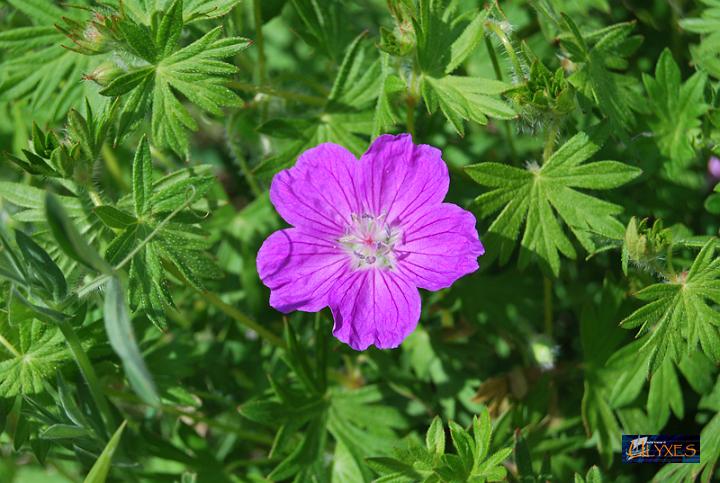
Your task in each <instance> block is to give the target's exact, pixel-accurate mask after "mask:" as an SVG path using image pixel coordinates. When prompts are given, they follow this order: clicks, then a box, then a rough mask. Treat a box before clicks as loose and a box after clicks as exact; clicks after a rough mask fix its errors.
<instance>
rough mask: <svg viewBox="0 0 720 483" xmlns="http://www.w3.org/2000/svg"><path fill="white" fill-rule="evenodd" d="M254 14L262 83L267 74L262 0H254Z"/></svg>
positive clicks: (258, 62)
mask: <svg viewBox="0 0 720 483" xmlns="http://www.w3.org/2000/svg"><path fill="white" fill-rule="evenodd" d="M253 15H254V21H255V45H257V49H256V51H257V55H258V58H257V78H258V81H259V83H260V84H265V81H266V80H267V74H266V72H265V39H264V37H263V31H262V25H263V22H262V7H261V6H260V0H253Z"/></svg>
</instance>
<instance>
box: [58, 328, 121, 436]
mask: <svg viewBox="0 0 720 483" xmlns="http://www.w3.org/2000/svg"><path fill="white" fill-rule="evenodd" d="M55 322H56V323H57V325H58V327H59V328H60V332H62V334H63V336H64V337H65V341H66V342H67V345H68V347H69V348H70V352H72V355H73V357H74V358H75V362H77V365H78V367H79V368H80V372H81V373H82V375H83V377H84V378H85V381H86V382H87V385H88V389H90V395H91V396H92V398H93V401H95V404H96V405H97V407H98V409H99V410H100V413H101V414H102V415H103V417H104V419H105V422H106V424H107V427H108V428H115V427H116V426H117V425H116V424H115V417H114V416H113V413H112V411H111V410H110V405H109V404H108V402H107V399H106V398H105V395H104V394H103V391H102V387H101V386H100V381H99V379H98V377H97V374H95V369H94V368H93V366H92V363H91V362H90V359H89V358H88V356H87V353H86V352H85V349H83V347H82V343H81V342H80V338H79V337H78V335H77V333H76V332H75V330H73V328H72V326H71V325H70V323H69V322H68V321H67V320H65V319H59V320H56V321H55Z"/></svg>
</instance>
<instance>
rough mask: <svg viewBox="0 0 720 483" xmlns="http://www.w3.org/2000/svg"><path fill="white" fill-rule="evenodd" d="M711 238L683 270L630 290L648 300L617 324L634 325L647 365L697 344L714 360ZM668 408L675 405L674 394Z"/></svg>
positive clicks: (718, 344)
mask: <svg viewBox="0 0 720 483" xmlns="http://www.w3.org/2000/svg"><path fill="white" fill-rule="evenodd" d="M715 244H716V241H715V240H710V241H708V242H707V243H706V244H705V246H703V248H702V250H700V253H698V255H697V257H696V258H695V261H694V262H693V264H692V266H691V267H690V270H689V271H688V272H683V273H681V274H678V275H676V276H675V277H674V278H673V279H671V280H669V281H668V282H666V283H661V284H655V285H650V286H649V287H646V288H644V289H643V290H641V291H640V292H638V293H637V294H636V296H637V297H638V298H640V299H641V300H646V301H650V303H648V304H647V305H644V306H643V307H641V308H639V309H638V310H636V311H635V312H633V313H632V314H630V315H629V316H628V317H626V318H625V319H624V320H623V321H622V322H621V325H622V326H623V327H625V328H636V327H639V328H640V329H639V333H638V336H643V337H642V338H641V339H640V340H641V341H642V342H643V344H642V347H641V348H640V351H641V352H643V353H645V354H647V356H648V357H649V358H650V370H651V372H655V371H657V370H659V369H660V368H661V366H662V364H663V362H664V361H665V360H666V359H669V360H671V361H675V362H679V361H680V359H681V358H682V357H683V355H685V354H690V353H692V352H693V351H696V350H698V348H699V349H700V350H701V351H702V352H703V353H704V354H705V355H707V356H708V357H709V358H710V359H712V360H713V361H715V362H716V363H717V362H718V361H720V332H719V331H720V313H718V312H717V311H716V310H715V309H714V308H712V307H711V306H710V305H709V303H713V304H718V303H720V259H717V258H714V252H715ZM674 401H675V406H674V409H676V410H680V405H679V402H678V401H677V399H675V400H674Z"/></svg>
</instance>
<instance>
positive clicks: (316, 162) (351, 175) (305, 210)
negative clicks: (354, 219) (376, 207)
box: [270, 143, 359, 235]
mask: <svg viewBox="0 0 720 483" xmlns="http://www.w3.org/2000/svg"><path fill="white" fill-rule="evenodd" d="M358 164H359V163H358V160H357V159H356V158H355V156H354V155H353V154H352V153H351V152H350V151H348V150H347V149H345V148H343V147H342V146H338V145H337V144H332V143H325V144H320V145H319V146H316V147H314V148H312V149H308V150H307V151H305V152H304V153H303V154H302V155H301V156H300V157H299V158H298V161H297V163H296V164H295V166H294V167H292V168H290V169H286V170H283V171H280V172H279V173H278V174H276V175H275V177H274V178H273V181H272V184H271V186H270V200H271V201H272V203H273V205H275V208H276V209H277V211H278V213H280V216H282V217H283V219H284V220H285V221H287V222H288V223H290V224H291V225H293V226H296V227H306V228H311V229H313V230H314V231H316V232H321V233H326V234H329V235H337V234H340V233H342V232H343V230H344V228H345V225H346V224H347V223H348V222H349V220H350V214H351V213H356V212H358V211H359V202H358V197H357V193H358V192H359V191H358V189H359V187H357V185H358V181H357V179H356V178H357V169H358Z"/></svg>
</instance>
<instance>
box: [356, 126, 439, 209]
mask: <svg viewBox="0 0 720 483" xmlns="http://www.w3.org/2000/svg"><path fill="white" fill-rule="evenodd" d="M360 176H361V182H360V184H361V186H360V187H361V193H362V196H363V204H364V206H363V208H364V209H365V210H368V211H369V212H370V213H373V214H375V215H380V214H382V213H383V212H384V213H386V214H387V220H388V222H390V223H399V222H401V221H402V220H403V219H404V218H405V217H407V216H408V215H409V214H411V213H412V212H413V211H415V210H417V209H418V208H419V207H422V206H424V205H428V204H431V205H436V204H438V203H442V201H443V199H444V198H445V195H446V194H447V190H448V185H449V183H450V177H449V175H448V169H447V165H446V164H445V162H444V161H443V160H442V153H441V152H440V150H439V149H436V148H434V147H432V146H428V145H426V144H421V145H416V144H413V142H412V137H411V136H410V135H409V134H402V135H399V136H392V135H389V134H385V135H382V136H380V137H378V138H377V139H376V140H375V141H374V142H373V144H372V146H370V149H368V150H367V152H366V153H365V154H364V155H363V156H362V158H360Z"/></svg>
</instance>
